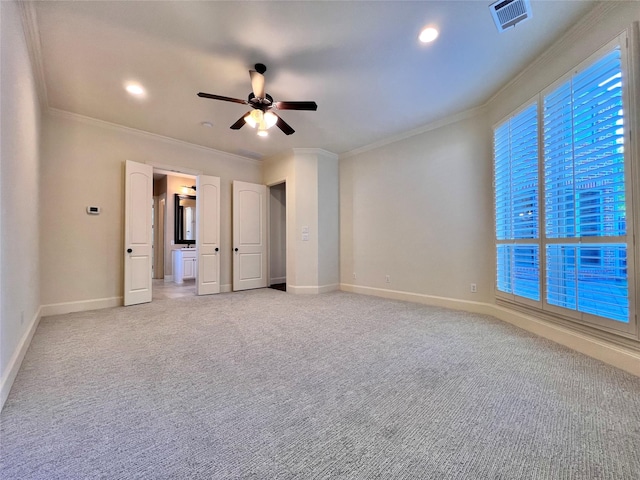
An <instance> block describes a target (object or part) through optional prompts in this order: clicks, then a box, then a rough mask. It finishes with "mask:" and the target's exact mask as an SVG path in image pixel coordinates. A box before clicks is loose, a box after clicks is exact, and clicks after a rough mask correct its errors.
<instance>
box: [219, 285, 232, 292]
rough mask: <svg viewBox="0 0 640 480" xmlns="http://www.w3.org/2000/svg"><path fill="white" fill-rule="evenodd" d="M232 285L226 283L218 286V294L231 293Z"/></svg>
mask: <svg viewBox="0 0 640 480" xmlns="http://www.w3.org/2000/svg"><path fill="white" fill-rule="evenodd" d="M232 287H233V285H231V284H230V283H227V284H225V285H220V293H229V292H231V291H232Z"/></svg>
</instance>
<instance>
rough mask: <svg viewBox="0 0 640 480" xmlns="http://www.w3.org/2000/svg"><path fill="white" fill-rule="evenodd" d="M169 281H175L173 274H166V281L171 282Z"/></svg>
mask: <svg viewBox="0 0 640 480" xmlns="http://www.w3.org/2000/svg"><path fill="white" fill-rule="evenodd" d="M169 282H173V275H165V276H164V283H169Z"/></svg>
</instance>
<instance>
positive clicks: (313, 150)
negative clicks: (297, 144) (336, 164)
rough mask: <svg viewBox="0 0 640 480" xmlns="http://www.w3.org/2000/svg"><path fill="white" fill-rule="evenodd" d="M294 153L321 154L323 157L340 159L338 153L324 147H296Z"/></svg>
mask: <svg viewBox="0 0 640 480" xmlns="http://www.w3.org/2000/svg"><path fill="white" fill-rule="evenodd" d="M293 153H294V155H297V154H301V155H321V156H323V157H329V158H333V159H336V160H337V159H338V154H337V153H333V152H330V151H329V150H325V149H323V148H294V149H293Z"/></svg>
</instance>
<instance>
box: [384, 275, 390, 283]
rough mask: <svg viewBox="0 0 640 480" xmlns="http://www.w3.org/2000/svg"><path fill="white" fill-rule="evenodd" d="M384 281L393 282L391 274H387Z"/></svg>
mask: <svg viewBox="0 0 640 480" xmlns="http://www.w3.org/2000/svg"><path fill="white" fill-rule="evenodd" d="M384 281H385V282H387V283H391V276H389V275H387V276H386V277H384Z"/></svg>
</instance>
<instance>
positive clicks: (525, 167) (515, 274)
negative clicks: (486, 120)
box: [494, 104, 540, 301]
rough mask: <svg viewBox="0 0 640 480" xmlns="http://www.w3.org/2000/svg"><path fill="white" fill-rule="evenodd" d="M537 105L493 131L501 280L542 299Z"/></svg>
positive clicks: (505, 287) (509, 289) (510, 289)
mask: <svg viewBox="0 0 640 480" xmlns="http://www.w3.org/2000/svg"><path fill="white" fill-rule="evenodd" d="M537 117H538V106H537V104H533V105H530V106H528V107H526V108H525V109H524V110H523V111H522V112H521V113H519V114H517V115H515V116H513V117H511V118H510V119H508V120H507V121H506V122H504V123H503V124H501V125H500V126H498V127H497V128H496V129H495V131H494V159H495V163H494V184H495V205H496V240H497V242H498V245H497V249H496V272H497V278H496V285H497V288H498V290H500V291H502V292H505V293H513V294H515V295H519V296H522V297H525V298H529V299H531V300H535V301H538V300H540V291H539V290H540V289H539V253H538V251H539V245H537V244H534V245H532V244H531V240H532V239H536V240H537V239H538V123H537Z"/></svg>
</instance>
